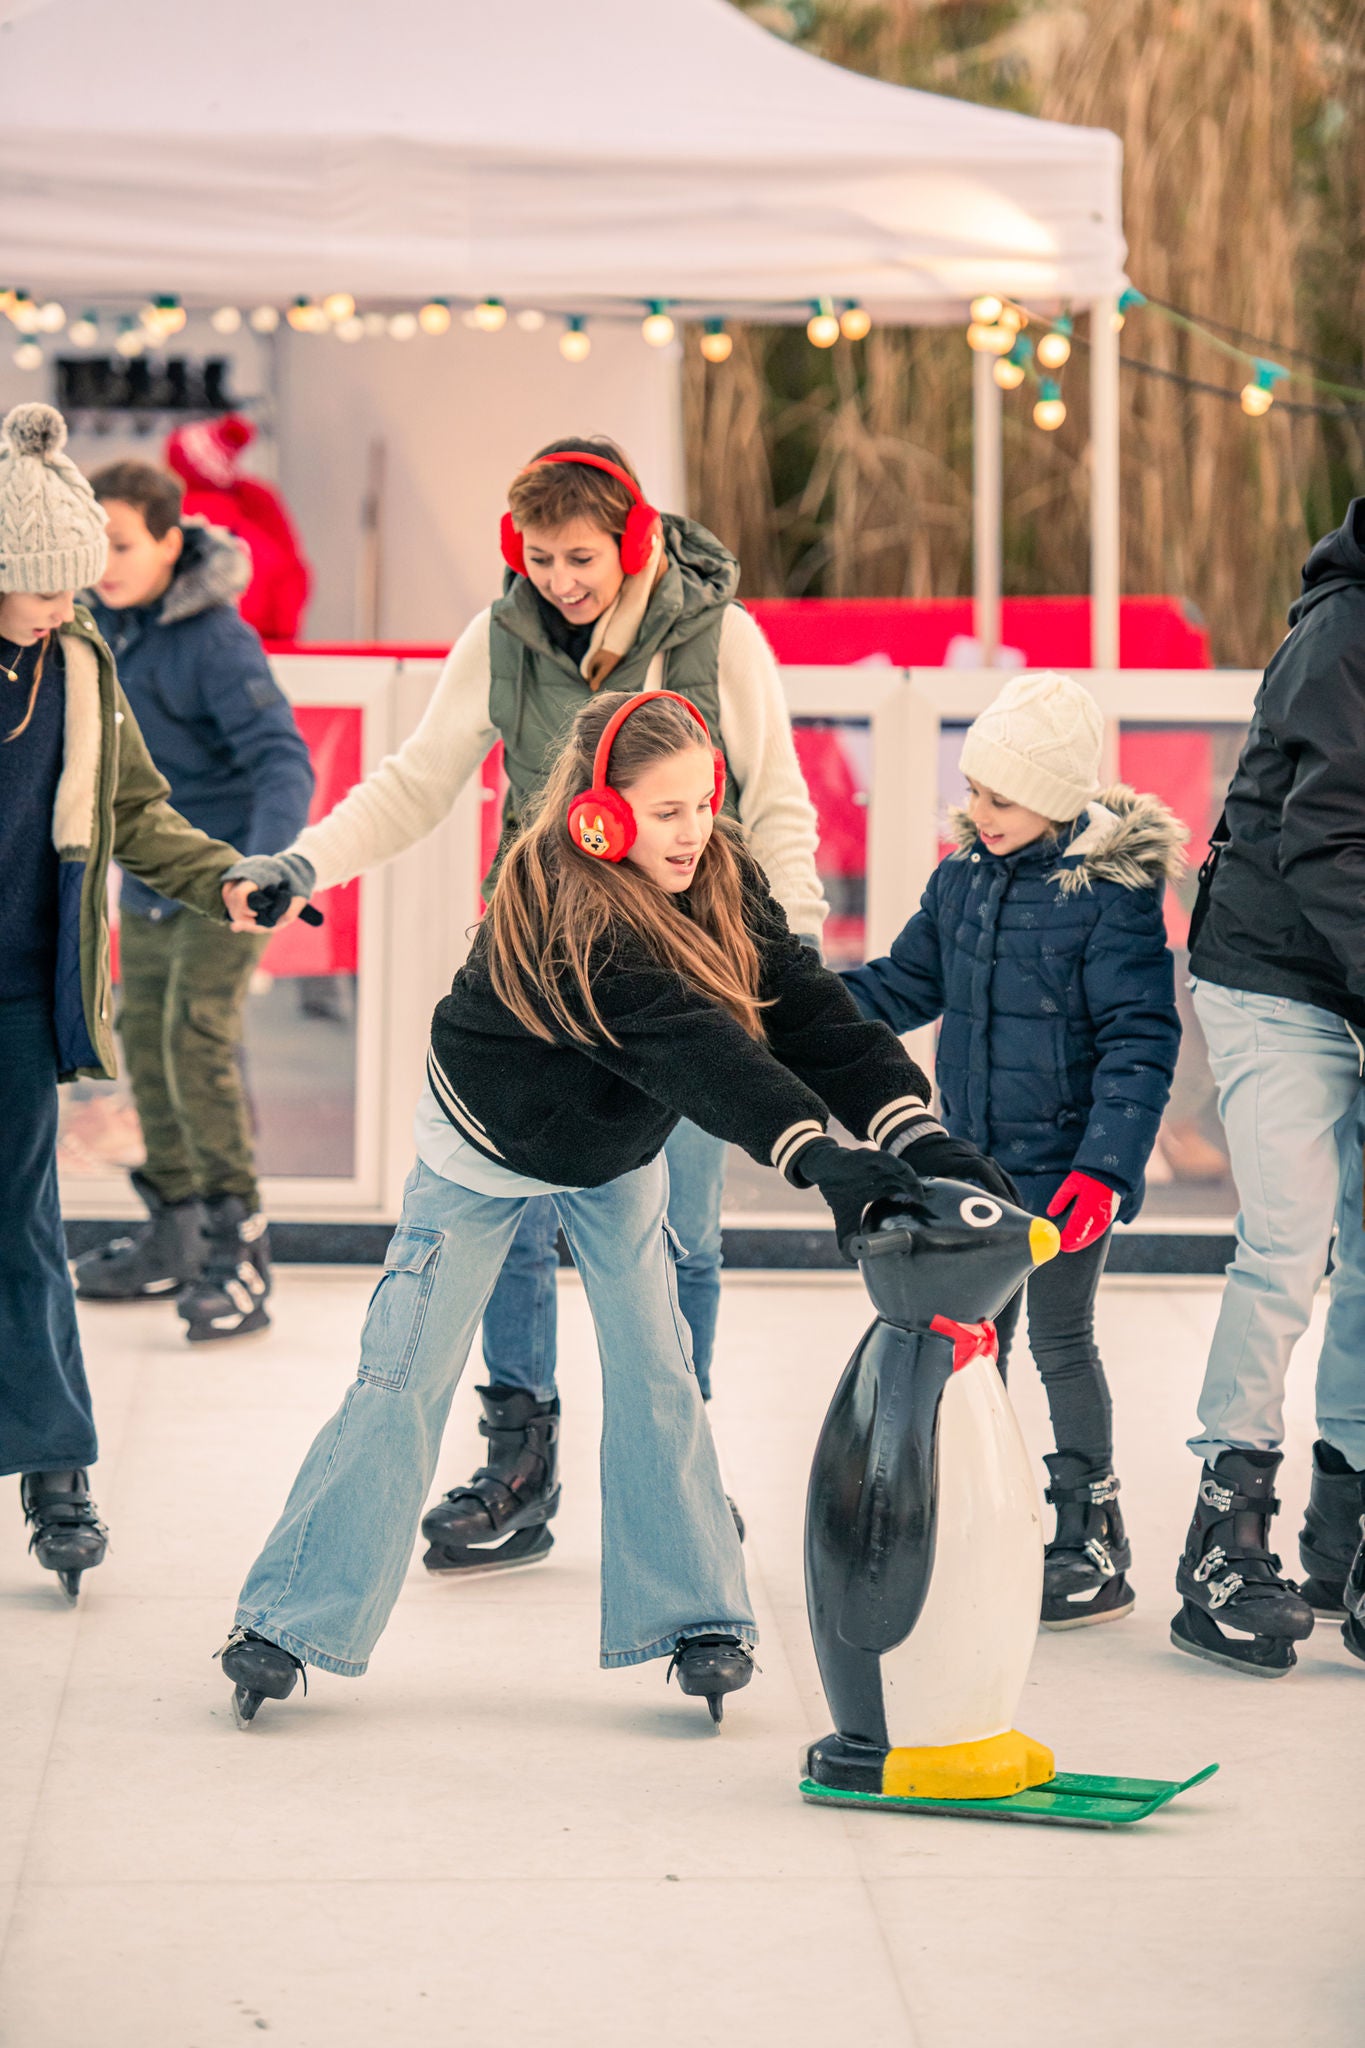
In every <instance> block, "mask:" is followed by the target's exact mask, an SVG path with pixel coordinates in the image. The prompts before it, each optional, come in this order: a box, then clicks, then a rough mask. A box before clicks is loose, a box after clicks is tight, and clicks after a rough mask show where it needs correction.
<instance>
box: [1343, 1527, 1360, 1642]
mask: <svg viewBox="0 0 1365 2048" xmlns="http://www.w3.org/2000/svg"><path fill="white" fill-rule="evenodd" d="M1342 1603H1343V1605H1344V1606H1345V1609H1346V1619H1345V1621H1344V1622H1343V1623H1342V1625H1341V1640H1342V1641H1343V1643H1345V1645H1346V1647H1347V1649H1348V1650H1349V1651H1350V1653H1351V1655H1352V1656H1353V1657H1359V1659H1360V1661H1361V1663H1362V1664H1365V1515H1362V1516H1361V1518H1360V1542H1359V1544H1358V1545H1357V1546H1356V1554H1355V1556H1354V1557H1353V1558H1352V1559H1351V1569H1350V1570H1349V1571H1348V1572H1347V1574H1346V1584H1345V1585H1344V1586H1343V1587H1342Z"/></svg>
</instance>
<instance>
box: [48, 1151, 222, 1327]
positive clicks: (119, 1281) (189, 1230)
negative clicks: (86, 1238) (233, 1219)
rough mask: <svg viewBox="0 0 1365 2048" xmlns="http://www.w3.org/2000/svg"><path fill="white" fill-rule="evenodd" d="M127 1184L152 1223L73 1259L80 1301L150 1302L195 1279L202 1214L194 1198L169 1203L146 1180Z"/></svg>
mask: <svg viewBox="0 0 1365 2048" xmlns="http://www.w3.org/2000/svg"><path fill="white" fill-rule="evenodd" d="M131 1179H132V1183H133V1186H134V1188H135V1189H136V1191H137V1193H138V1194H139V1195H140V1196H141V1198H142V1201H143V1203H144V1204H145V1205H146V1209H147V1213H148V1215H149V1217H150V1218H151V1221H150V1222H148V1223H144V1224H142V1225H141V1226H140V1228H138V1229H137V1230H134V1231H133V1232H132V1233H131V1234H128V1233H125V1234H123V1235H120V1236H118V1237H111V1238H110V1240H109V1242H108V1244H102V1245H99V1246H97V1247H96V1249H95V1250H94V1251H90V1252H86V1253H84V1254H83V1256H82V1257H81V1258H79V1259H77V1261H76V1266H75V1274H74V1278H75V1283H76V1293H77V1295H78V1296H79V1297H80V1299H81V1300H82V1301H147V1300H152V1299H155V1298H156V1297H158V1296H162V1295H165V1296H171V1295H175V1294H178V1293H179V1292H180V1289H181V1288H182V1287H184V1286H185V1285H186V1284H187V1283H188V1282H189V1281H191V1280H196V1279H197V1278H198V1277H199V1269H200V1267H201V1265H202V1264H203V1257H204V1243H203V1222H204V1212H203V1209H202V1207H201V1206H200V1203H199V1199H198V1197H197V1196H195V1195H192V1196H190V1197H189V1199H188V1200H187V1201H183V1202H168V1201H166V1200H164V1199H163V1197H162V1196H161V1195H160V1194H159V1193H158V1192H157V1190H156V1189H155V1188H154V1187H153V1186H152V1183H151V1182H150V1181H149V1180H148V1179H147V1178H146V1177H145V1175H143V1174H141V1173H134V1174H133V1175H132V1176H131Z"/></svg>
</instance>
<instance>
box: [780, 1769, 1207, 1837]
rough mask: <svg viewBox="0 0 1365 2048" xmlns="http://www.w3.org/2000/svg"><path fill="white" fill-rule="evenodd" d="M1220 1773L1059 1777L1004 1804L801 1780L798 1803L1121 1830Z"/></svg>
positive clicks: (1061, 1772)
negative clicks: (1178, 1780)
mask: <svg viewBox="0 0 1365 2048" xmlns="http://www.w3.org/2000/svg"><path fill="white" fill-rule="evenodd" d="M1217 1769H1218V1766H1217V1764H1209V1765H1208V1766H1207V1767H1206V1768H1205V1769H1204V1770H1202V1771H1196V1772H1195V1775H1194V1776H1193V1777H1192V1778H1186V1780H1185V1782H1184V1783H1183V1784H1182V1785H1176V1784H1173V1783H1172V1782H1171V1781H1170V1780H1169V1779H1167V1778H1082V1777H1076V1776H1074V1775H1072V1774H1070V1773H1068V1772H1065V1771H1059V1772H1058V1773H1057V1775H1056V1777H1055V1778H1052V1779H1050V1780H1049V1781H1048V1783H1047V1784H1046V1785H1038V1786H1035V1787H1034V1789H1033V1790H1032V1791H1030V1792H1013V1793H1011V1794H1010V1795H1009V1797H1008V1798H1006V1799H889V1798H886V1797H884V1796H883V1795H882V1794H880V1793H877V1792H836V1791H833V1790H831V1788H830V1787H829V1786H827V1785H817V1784H816V1782H815V1780H814V1779H813V1778H803V1779H802V1780H801V1797H802V1798H803V1799H808V1800H810V1802H811V1803H812V1805H816V1806H871V1807H882V1808H884V1809H885V1810H886V1811H887V1812H889V1813H957V1814H961V1815H963V1816H964V1817H965V1818H967V1819H969V1820H1032V1821H1043V1822H1046V1823H1047V1824H1048V1825H1050V1826H1052V1827H1066V1828H1121V1827H1126V1826H1127V1825H1128V1823H1129V1822H1130V1821H1135V1820H1146V1818H1147V1816H1148V1814H1150V1813H1155V1812H1156V1810H1157V1808H1158V1807H1160V1806H1165V1805H1166V1804H1167V1802H1168V1801H1169V1800H1172V1799H1175V1798H1178V1797H1179V1795H1180V1794H1181V1793H1182V1792H1188V1791H1189V1789H1190V1787H1191V1786H1192V1785H1202V1784H1203V1782H1204V1780H1205V1779H1206V1778H1211V1777H1212V1776H1213V1774H1214V1772H1215V1771H1216V1770H1217Z"/></svg>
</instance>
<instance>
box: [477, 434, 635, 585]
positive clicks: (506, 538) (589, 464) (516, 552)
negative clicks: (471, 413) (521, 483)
mask: <svg viewBox="0 0 1365 2048" xmlns="http://www.w3.org/2000/svg"><path fill="white" fill-rule="evenodd" d="M551 462H573V463H577V464H578V465H579V466H580V467H581V468H583V469H600V470H604V471H605V472H606V474H607V475H608V476H614V477H615V478H616V480H617V482H618V483H623V484H624V485H625V487H626V489H627V490H628V491H629V492H630V495H631V497H632V498H633V499H634V500H635V503H634V504H633V505H632V506H631V508H630V511H629V513H628V514H627V515H626V526H625V532H624V533H623V534H622V535H621V540H620V548H621V567H622V568H623V569H624V570H625V572H626V574H627V576H638V575H639V573H640V571H641V570H642V569H643V568H644V567H645V565H646V563H647V562H648V561H649V550H650V548H651V546H652V544H653V541H654V529H655V527H656V526H657V524H658V521H659V515H658V513H657V512H656V511H655V509H654V507H653V506H652V505H647V504H646V503H645V500H644V498H643V497H642V496H641V493H640V486H639V485H638V484H637V483H636V481H635V479H634V477H633V476H631V474H630V473H629V471H628V470H624V469H622V467H621V465H620V464H619V463H618V462H609V461H608V460H607V458H606V456H605V455H579V454H577V453H575V452H573V451H571V450H567V449H566V450H565V452H564V453H563V454H562V455H542V456H541V458H540V460H539V461H538V462H531V463H528V464H527V469H543V468H544V467H545V466H546V464H547V463H551ZM520 474H521V475H522V476H525V475H526V470H525V469H523V470H522V471H521V472H520ZM502 559H503V560H504V562H506V564H507V566H508V568H509V569H515V570H516V572H517V574H518V576H524V575H525V574H526V543H525V541H524V540H523V539H522V536H521V535H520V533H519V532H518V531H517V529H516V526H515V525H514V524H513V521H512V515H511V513H510V512H504V513H503V515H502Z"/></svg>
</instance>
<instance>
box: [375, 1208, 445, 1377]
mask: <svg viewBox="0 0 1365 2048" xmlns="http://www.w3.org/2000/svg"><path fill="white" fill-rule="evenodd" d="M442 1242H443V1240H442V1236H441V1232H440V1231H439V1230H418V1229H416V1228H414V1227H413V1226H411V1225H409V1226H407V1227H406V1228H404V1227H400V1228H399V1229H397V1230H395V1232H394V1233H393V1236H392V1237H391V1238H390V1240H389V1248H388V1251H387V1252H386V1253H385V1255H384V1273H383V1277H382V1278H381V1280H380V1282H379V1285H378V1286H377V1287H376V1288H375V1290H374V1293H373V1294H372V1295H371V1297H370V1306H369V1311H368V1313H367V1315H366V1317H365V1328H364V1329H363V1331H362V1332H361V1337H360V1377H361V1379H362V1380H367V1381H368V1382H369V1384H370V1385H371V1386H372V1387H389V1388H394V1389H398V1388H401V1387H404V1386H406V1385H407V1379H408V1371H409V1368H410V1367H411V1365H412V1361H413V1358H414V1356H415V1355H416V1351H417V1346H418V1344H419V1343H420V1342H421V1337H422V1326H423V1324H424V1323H425V1321H426V1315H427V1303H428V1301H429V1300H430V1299H431V1290H432V1288H433V1287H434V1285H435V1284H436V1267H437V1261H438V1254H439V1253H440V1249H441V1245H442Z"/></svg>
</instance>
